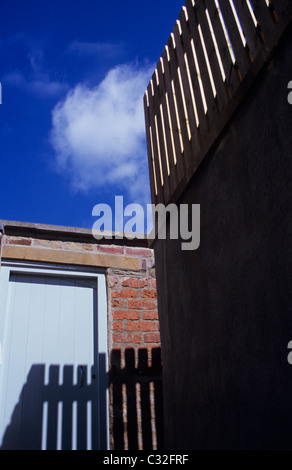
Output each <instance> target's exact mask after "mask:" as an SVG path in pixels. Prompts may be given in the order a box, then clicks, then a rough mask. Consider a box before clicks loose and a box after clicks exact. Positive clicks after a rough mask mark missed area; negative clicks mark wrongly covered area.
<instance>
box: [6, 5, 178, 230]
mask: <svg viewBox="0 0 292 470" xmlns="http://www.w3.org/2000/svg"><path fill="white" fill-rule="evenodd" d="M183 3H184V2H183V1H180V0H136V1H134V0H124V1H118V0H111V1H107V2H104V1H103V2H102V1H99V0H83V1H81V0H58V1H56V0H50V1H49V0H41V1H40V0H26V1H23V0H2V1H1V5H0V82H1V84H2V104H1V105H0V155H1V199H0V208H1V210H0V219H7V220H17V221H23V222H34V223H44V224H53V225H66V226H73V227H85V228H91V227H92V224H93V222H94V217H93V216H92V209H93V207H94V206H95V205H96V204H99V203H103V204H109V205H111V206H113V204H114V198H115V196H123V197H124V204H125V205H126V204H129V203H139V204H143V205H144V207H145V205H146V204H147V203H150V192H149V177H148V163H147V154H146V141H145V127H144V115H143V95H144V91H145V89H146V86H147V84H148V82H149V80H150V78H151V75H152V73H153V71H154V67H155V64H156V63H157V61H158V60H159V57H160V55H161V53H162V51H163V48H164V46H165V44H166V42H167V39H168V37H169V34H170V32H171V30H172V27H173V25H174V23H175V21H176V19H177V18H178V14H179V11H180V9H181V7H182V5H183Z"/></svg>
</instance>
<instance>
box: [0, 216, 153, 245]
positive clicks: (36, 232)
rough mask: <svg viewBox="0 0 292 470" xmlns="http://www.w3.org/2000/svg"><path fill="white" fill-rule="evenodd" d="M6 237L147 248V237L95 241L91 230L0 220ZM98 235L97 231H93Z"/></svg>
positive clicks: (116, 234)
mask: <svg viewBox="0 0 292 470" xmlns="http://www.w3.org/2000/svg"><path fill="white" fill-rule="evenodd" d="M0 223H2V224H3V225H4V230H5V233H6V234H7V235H11V236H22V237H28V238H29V237H31V238H38V237H39V238H45V239H48V240H50V239H51V240H56V239H58V240H62V241H77V242H81V243H96V244H106V245H110V244H114V245H124V246H136V247H145V248H148V240H147V235H146V234H145V235H144V234H137V235H136V236H135V238H134V239H132V237H131V234H127V233H122V232H113V233H112V238H101V239H100V240H97V239H95V238H94V236H93V232H92V230H91V229H86V228H78V227H66V226H62V225H46V224H38V223H30V222H19V221H11V220H1V219H0ZM95 233H96V234H98V232H97V231H95Z"/></svg>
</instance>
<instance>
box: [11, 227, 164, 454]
mask: <svg viewBox="0 0 292 470" xmlns="http://www.w3.org/2000/svg"><path fill="white" fill-rule="evenodd" d="M13 250H15V251H13ZM24 250H26V251H24ZM5 253H7V256H6V257H11V256H12V257H14V259H18V258H17V257H18V255H19V254H23V253H25V257H22V258H21V257H20V258H19V259H31V260H39V261H48V260H53V261H54V262H56V263H58V262H60V263H64V262H66V260H67V262H68V264H70V263H71V262H73V264H74V261H72V260H74V256H76V262H75V264H80V263H79V260H82V259H83V258H82V257H83V254H84V256H85V258H84V259H86V260H88V263H89V264H88V263H87V265H91V266H96V267H98V266H100V267H103V268H104V269H105V273H106V284H107V296H108V299H107V300H108V349H109V351H108V352H109V361H110V364H109V369H110V374H111V369H112V368H113V367H114V365H113V364H112V363H111V360H112V359H111V358H112V357H114V356H113V353H115V352H117V351H118V352H119V357H120V359H121V362H120V364H119V367H120V370H127V368H126V362H127V358H129V352H131V355H132V356H131V357H133V361H134V367H136V368H137V369H136V370H138V369H139V367H141V363H140V362H141V354H144V353H146V356H147V357H146V359H145V360H146V363H147V367H152V364H151V361H152V355H153V351H157V350H158V349H159V348H160V333H159V319H158V307H157V292H156V280H155V264H154V254H153V251H152V250H151V249H148V248H145V247H144V246H143V247H139V246H138V247H136V246H134V247H133V246H126V244H125V245H122V244H119V245H115V244H114V243H113V244H111V243H108V244H107V243H99V242H97V241H95V240H94V241H93V242H84V243H83V242H80V241H75V240H74V241H72V240H66V238H63V237H60V238H58V239H50V233H49V234H48V235H46V237H33V236H27V237H26V236H23V235H21V236H15V235H14V234H13V235H4V236H3V240H2V257H4V258H5ZM14 253H15V255H14ZM8 255H9V256H8ZM115 260H116V262H115ZM107 261H109V262H110V263H109V264H108V265H107ZM99 263H101V264H99ZM121 266H126V268H124V267H123V268H121ZM154 354H155V353H154ZM139 361H140V362H139ZM139 370H140V369H139ZM140 374H141V372H139V377H142V376H141V375H140ZM130 380H132V379H131V378H130ZM111 387H112V385H111V386H110V394H109V399H110V413H109V414H110V442H111V448H112V449H114V448H115V442H114V437H113V434H114V433H113V427H114V414H115V412H116V410H114V409H113V406H114V404H113V392H112V388H111ZM149 390H152V389H151V387H150V389H149ZM153 393H154V392H153V391H151V392H150V397H149V399H150V403H151V407H152V408H153V410H154V395H153ZM125 399H126V398H125ZM137 399H138V398H137ZM138 405H139V404H138ZM138 405H137V406H138ZM123 407H124V411H123V413H124V416H125V420H126V421H127V416H126V414H127V413H126V411H125V405H123ZM126 421H125V422H126ZM140 425H141V423H140V424H139V425H138V428H139V426H140ZM125 426H126V424H125ZM125 432H126V430H125ZM141 433H142V431H141V429H140V431H139V429H138V434H139V436H140V437H139V442H141ZM153 438H154V440H155V436H154V437H153ZM126 441H127V438H126V437H125V448H127V443H126Z"/></svg>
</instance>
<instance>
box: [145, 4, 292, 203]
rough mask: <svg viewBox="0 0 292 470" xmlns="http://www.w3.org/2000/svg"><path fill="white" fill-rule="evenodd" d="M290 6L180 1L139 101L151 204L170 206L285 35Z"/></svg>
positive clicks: (290, 12)
mask: <svg viewBox="0 0 292 470" xmlns="http://www.w3.org/2000/svg"><path fill="white" fill-rule="evenodd" d="M291 7H292V2H291V0H196V1H194V0H186V2H185V6H183V7H182V9H181V12H180V14H179V19H178V20H177V22H176V24H175V26H174V28H173V32H172V33H171V35H170V37H169V39H168V42H167V45H166V47H165V49H164V51H163V53H162V56H161V58H160V60H159V62H158V64H157V68H156V70H155V72H154V74H153V76H152V79H151V81H150V83H149V85H148V87H147V90H146V92H145V96H144V109H145V120H146V136H147V148H148V158H149V170H150V183H151V195H152V203H154V204H157V203H164V204H168V203H170V202H176V201H177V200H178V198H179V197H180V195H181V194H182V192H183V191H184V189H185V188H186V187H187V185H188V183H189V182H190V180H191V178H192V176H193V175H194V173H195V171H196V170H197V168H198V166H199V165H200V163H201V162H202V160H203V159H204V157H205V156H206V155H207V153H208V152H209V151H210V149H211V147H212V146H213V145H214V143H215V142H216V141H217V139H218V137H219V136H220V134H221V132H222V130H223V129H224V127H225V126H226V124H227V123H228V122H229V121H230V118H231V116H232V115H233V113H234V111H235V110H236V109H237V107H238V106H239V104H240V102H241V101H242V100H243V98H244V97H245V96H246V93H247V91H248V90H249V89H250V87H251V85H252V83H253V82H254V80H255V78H256V76H257V75H258V73H259V72H260V71H261V70H262V68H263V66H264V65H265V64H266V63H267V61H268V59H269V56H270V55H271V53H272V52H273V50H274V49H275V47H276V45H277V44H278V42H279V40H280V38H281V37H282V35H283V34H284V33H285V32H286V31H287V30H288V27H289V25H290V23H291V16H292V8H291ZM288 78H289V77H288ZM288 78H287V80H288ZM290 78H291V77H290Z"/></svg>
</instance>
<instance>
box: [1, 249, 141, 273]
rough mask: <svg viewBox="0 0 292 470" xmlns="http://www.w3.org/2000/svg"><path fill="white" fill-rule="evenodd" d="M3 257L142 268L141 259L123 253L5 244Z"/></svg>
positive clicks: (96, 265)
mask: <svg viewBox="0 0 292 470" xmlns="http://www.w3.org/2000/svg"><path fill="white" fill-rule="evenodd" d="M2 258H3V259H4V258H5V259H18V260H25V261H41V262H47V263H60V264H73V265H81V266H94V267H104V268H118V269H133V270H135V271H137V270H140V259H139V258H137V257H127V256H123V255H111V254H100V253H92V252H74V251H70V250H56V249H46V248H34V247H31V246H13V245H4V246H3V248H2Z"/></svg>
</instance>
